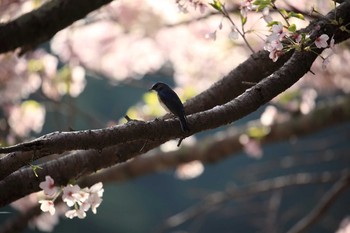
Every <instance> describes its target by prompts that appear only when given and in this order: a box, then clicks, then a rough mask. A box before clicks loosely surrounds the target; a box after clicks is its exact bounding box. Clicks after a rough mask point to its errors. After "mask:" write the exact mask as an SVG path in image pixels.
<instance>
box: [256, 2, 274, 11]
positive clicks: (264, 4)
mask: <svg viewBox="0 0 350 233" xmlns="http://www.w3.org/2000/svg"><path fill="white" fill-rule="evenodd" d="M253 5H256V6H257V11H261V10H263V9H264V8H265V7H268V6H270V5H271V0H255V1H254V2H253Z"/></svg>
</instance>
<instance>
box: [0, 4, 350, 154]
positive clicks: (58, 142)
mask: <svg viewBox="0 0 350 233" xmlns="http://www.w3.org/2000/svg"><path fill="white" fill-rule="evenodd" d="M349 5H350V3H349V2H346V3H343V4H342V5H341V6H339V7H338V8H337V16H338V18H339V17H341V18H342V20H343V22H344V24H346V23H348V22H350V17H349V14H347V10H348V9H349V8H350V7H349ZM332 17H334V11H332V12H331V13H330V14H329V15H328V18H325V19H322V20H320V22H319V26H320V28H321V29H320V30H318V31H316V30H315V31H314V33H313V34H312V35H311V39H312V40H314V39H315V38H316V37H317V36H319V35H321V34H323V33H327V34H329V36H330V37H332V36H333V35H334V39H335V41H336V42H337V43H338V42H340V41H343V40H345V39H347V38H349V33H347V32H344V31H342V30H340V29H339V26H338V25H333V24H330V23H329V21H330V19H332ZM321 52H322V49H317V50H316V51H313V52H307V51H299V52H296V53H294V54H293V56H292V57H291V59H290V60H288V62H287V63H285V65H284V66H283V67H282V68H281V69H280V70H279V71H277V72H276V73H274V74H273V75H272V76H271V77H269V79H267V82H265V81H264V82H261V83H259V84H257V85H256V86H254V87H253V88H251V89H250V90H248V91H247V92H246V93H244V94H243V95H242V96H241V97H240V98H237V99H236V100H234V101H231V102H229V103H227V104H226V105H222V106H219V107H216V108H213V109H210V110H208V111H205V112H202V113H200V114H194V115H191V116H189V123H190V125H191V126H192V127H191V129H192V131H191V134H193V133H197V132H200V131H203V130H207V129H211V128H216V127H218V126H221V125H224V124H229V123H231V122H233V121H235V120H237V119H239V118H241V117H243V116H245V115H246V114H248V113H250V112H253V111H255V110H256V109H257V108H258V107H260V106H261V105H263V104H265V103H266V102H268V101H269V100H271V99H272V98H273V97H275V96H276V95H277V94H279V93H281V92H283V91H284V90H286V89H287V88H289V87H290V86H291V85H292V84H294V83H295V82H297V81H298V80H299V79H300V78H301V77H302V76H303V75H304V74H305V73H306V72H308V71H309V70H310V67H311V65H312V63H313V61H314V60H315V59H316V57H317V55H316V53H321ZM240 68H242V67H238V68H237V69H236V70H239V69H240ZM243 68H244V66H243ZM245 68H246V69H247V67H245ZM237 72H242V73H246V72H244V71H237ZM224 80H225V78H224V79H223V81H224ZM272 80H273V81H272ZM229 84H230V83H229ZM241 85H243V84H241ZM274 85H276V87H277V88H275V87H274ZM224 86H228V87H230V85H224ZM211 89H213V88H211ZM240 91H241V90H240ZM227 92H228V93H230V91H229V90H227ZM231 92H232V91H231ZM207 96H210V94H207ZM250 96H252V98H251V97H250ZM211 97H212V98H211V99H212V100H213V103H216V104H220V103H221V101H220V100H217V99H218V97H217V96H211ZM198 98H199V97H198ZM224 102H225V100H224ZM231 106H232V107H231ZM238 108H239V111H237V109H238ZM242 110H243V111H242ZM222 116H224V117H222ZM231 116H232V117H231ZM208 121H209V122H208ZM205 122H208V123H209V124H203V123H205ZM131 125H132V127H131ZM176 125H178V122H176V121H174V120H168V121H156V122H155V121H151V122H141V121H138V122H134V123H133V124H129V126H130V127H128V125H122V126H115V127H112V128H107V129H99V130H85V131H77V132H62V133H59V132H55V133H52V134H48V135H45V136H43V137H41V138H39V139H36V140H34V141H31V142H28V143H22V144H19V145H16V146H12V147H7V148H1V149H0V153H10V152H15V151H35V152H36V153H39V154H42V155H46V154H53V153H62V152H63V151H67V150H74V149H97V150H100V149H101V148H104V147H108V146H113V145H117V144H119V143H124V142H129V141H133V140H142V139H148V140H154V141H156V140H158V139H160V138H168V139H173V138H179V137H183V136H184V134H183V133H182V132H181V130H179V127H176ZM169 129H173V130H171V131H169Z"/></svg>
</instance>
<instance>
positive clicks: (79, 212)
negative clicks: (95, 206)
mask: <svg viewBox="0 0 350 233" xmlns="http://www.w3.org/2000/svg"><path fill="white" fill-rule="evenodd" d="M65 216H66V217H67V218H70V219H73V218H74V217H78V218H80V219H83V218H85V217H86V213H85V211H84V210H83V209H74V210H68V211H67V212H66V213H65Z"/></svg>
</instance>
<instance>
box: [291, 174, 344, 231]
mask: <svg viewBox="0 0 350 233" xmlns="http://www.w3.org/2000/svg"><path fill="white" fill-rule="evenodd" d="M349 187H350V172H349V171H346V172H345V174H344V175H343V176H342V178H341V179H340V180H339V181H338V182H336V183H335V184H334V185H333V186H332V187H331V188H330V189H329V190H328V192H327V193H325V194H324V196H323V197H322V198H321V200H320V202H319V203H318V204H317V205H316V206H315V208H314V209H312V210H311V212H310V213H309V214H307V215H306V216H305V217H304V218H302V219H301V220H300V221H299V222H297V223H296V224H295V225H294V226H293V227H292V228H291V229H290V230H289V231H287V233H302V232H305V231H306V230H308V229H309V228H310V227H311V226H312V225H313V224H314V223H315V222H317V221H318V220H319V219H320V218H321V217H322V216H323V215H324V214H325V213H326V212H327V210H328V209H329V208H330V207H331V206H332V204H333V203H334V202H335V201H336V200H337V199H338V197H339V196H340V195H341V194H342V193H343V192H344V191H345V190H347V189H348V188H349Z"/></svg>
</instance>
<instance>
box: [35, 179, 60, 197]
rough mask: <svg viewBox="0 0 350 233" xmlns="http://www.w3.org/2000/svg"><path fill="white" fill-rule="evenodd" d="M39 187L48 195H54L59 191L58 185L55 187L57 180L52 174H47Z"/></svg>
mask: <svg viewBox="0 0 350 233" xmlns="http://www.w3.org/2000/svg"><path fill="white" fill-rule="evenodd" d="M39 187H40V188H41V189H42V190H43V191H44V193H45V195H47V196H50V197H52V196H54V195H55V194H56V193H57V187H55V182H54V180H53V179H52V178H51V176H46V177H45V181H43V182H41V183H40V184H39Z"/></svg>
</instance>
